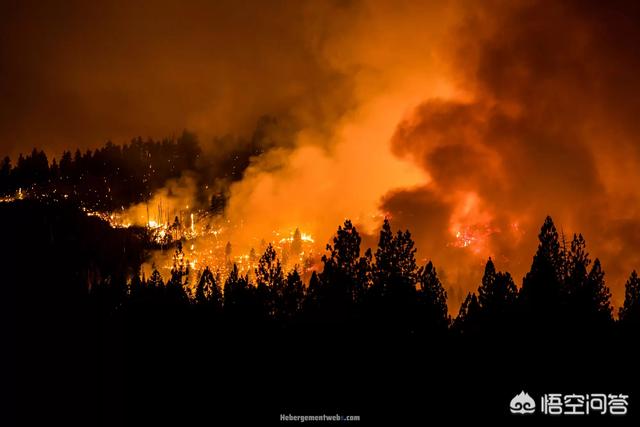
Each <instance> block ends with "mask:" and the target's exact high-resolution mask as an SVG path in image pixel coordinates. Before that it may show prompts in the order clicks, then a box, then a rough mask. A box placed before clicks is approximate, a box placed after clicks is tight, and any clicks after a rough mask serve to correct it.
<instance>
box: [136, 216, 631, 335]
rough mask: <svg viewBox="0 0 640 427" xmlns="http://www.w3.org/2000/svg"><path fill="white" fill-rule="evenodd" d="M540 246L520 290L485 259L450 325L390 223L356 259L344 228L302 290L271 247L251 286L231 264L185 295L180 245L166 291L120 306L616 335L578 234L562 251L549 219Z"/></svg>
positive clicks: (334, 322)
mask: <svg viewBox="0 0 640 427" xmlns="http://www.w3.org/2000/svg"><path fill="white" fill-rule="evenodd" d="M539 241H540V243H539V246H538V249H537V251H536V254H535V255H534V257H533V262H532V266H531V270H530V271H529V272H528V273H527V274H526V276H525V277H524V280H523V284H522V287H521V288H520V289H518V287H517V286H516V284H515V282H514V280H513V278H512V277H511V275H510V274H509V273H508V272H501V271H498V270H497V269H496V266H495V264H494V262H493V260H492V259H491V258H489V260H488V261H487V263H486V266H485V270H484V275H483V277H482V280H481V283H480V284H479V287H478V290H477V292H473V293H469V294H468V295H467V297H466V299H465V300H464V301H463V303H462V306H461V307H460V309H459V313H458V315H457V317H455V318H454V319H451V318H450V316H449V314H448V308H447V294H446V291H445V290H444V288H443V286H442V283H441V282H440V279H439V278H438V275H437V272H436V268H435V267H434V265H433V264H432V263H431V262H430V261H429V262H428V263H427V264H426V265H423V266H419V265H418V263H417V261H416V259H415V252H416V249H415V247H414V242H413V240H412V238H411V234H410V232H409V231H398V232H396V233H393V232H392V230H391V226H390V223H389V221H388V220H385V221H384V224H383V226H382V229H381V231H380V236H379V241H378V247H377V248H376V250H375V252H372V251H371V250H370V249H368V250H366V251H364V253H362V252H361V248H360V244H361V238H360V235H359V233H358V231H357V229H356V227H355V226H354V225H353V224H352V223H351V222H350V221H348V220H347V221H346V222H345V223H344V225H342V226H340V227H338V230H337V233H336V235H335V236H334V238H333V241H332V243H331V244H329V245H327V254H326V255H325V256H323V257H322V263H323V268H322V270H321V271H319V272H313V274H312V276H311V278H310V280H309V283H308V284H307V286H304V285H303V283H302V280H301V277H300V274H299V272H298V271H297V269H294V270H292V271H290V272H288V273H287V272H285V271H283V267H282V264H281V263H280V261H279V260H278V258H277V256H276V251H275V250H274V249H273V247H272V246H271V245H269V246H268V247H267V248H266V250H265V252H264V254H263V255H262V256H261V257H260V258H259V260H258V262H257V267H256V268H255V275H254V277H255V279H254V280H252V279H250V277H249V275H248V274H244V275H243V274H241V273H240V272H239V271H238V268H237V266H236V265H234V266H233V268H232V270H231V272H230V274H229V275H228V277H227V278H226V279H225V280H224V281H223V280H222V279H221V278H220V275H219V274H217V273H214V272H212V271H211V270H210V269H209V268H208V267H207V268H205V269H204V271H202V272H201V274H200V276H199V279H198V282H197V284H194V286H190V284H189V283H187V282H186V278H187V277H188V273H189V271H188V269H189V266H188V264H186V263H185V261H184V255H183V254H182V249H181V246H180V245H178V248H177V249H176V252H175V255H174V265H173V268H172V269H171V277H170V279H169V280H168V281H167V283H164V282H163V280H162V277H161V274H160V273H159V272H158V271H157V270H154V271H153V274H152V275H151V277H149V278H148V279H147V278H144V277H142V278H140V277H139V276H138V275H134V276H133V280H132V281H131V286H130V288H129V289H130V292H129V297H128V299H127V302H128V303H131V304H132V306H131V309H133V310H135V309H136V305H137V304H139V303H140V302H142V301H144V302H146V303H155V304H158V303H160V304H163V305H165V306H172V307H177V306H181V307H183V308H186V307H192V308H193V307H195V309H196V310H199V311H200V312H203V313H209V315H210V316H211V317H215V318H226V319H227V320H229V321H231V322H232V324H236V325H238V324H244V325H251V324H254V325H255V324H260V325H264V324H273V325H277V326H278V327H289V326H291V325H294V324H300V323H302V324H311V325H316V326H317V325H323V327H326V328H329V329H331V328H332V327H338V328H344V327H357V328H358V330H362V331H376V333H377V334H383V335H388V336H398V335H406V336H425V335H428V336H444V335H445V334H447V332H448V331H450V332H451V333H452V334H453V335H454V336H471V337H473V336H504V335H512V334H516V333H517V334H520V333H523V332H525V333H526V334H527V335H528V336H531V334H533V335H536V334H540V335H547V336H548V335H549V334H552V335H554V336H556V335H560V334H567V333H571V334H578V335H585V334H596V335H597V334H601V335H602V334H606V333H609V332H611V331H612V330H613V327H614V326H615V322H614V317H613V311H612V310H613V309H612V307H611V304H610V296H611V294H610V291H609V289H608V287H607V286H606V284H605V281H604V272H603V270H602V266H601V264H600V261H599V260H598V259H597V258H596V259H595V260H593V261H592V260H591V258H590V256H589V254H588V253H587V251H586V243H585V240H584V238H583V237H582V235H574V237H573V240H572V242H571V244H570V247H568V248H566V247H564V246H565V245H562V244H561V243H560V241H559V238H558V233H557V231H556V228H555V226H554V224H553V221H552V219H551V218H550V217H548V218H547V219H546V220H545V222H544V224H543V226H542V229H541V231H540V234H539ZM189 289H195V291H194V292H190V291H189ZM638 313H640V280H639V279H638V276H637V274H636V273H635V271H634V272H633V273H632V274H631V276H630V278H629V280H628V282H627V284H626V295H625V302H624V306H623V307H622V308H621V309H620V312H619V321H618V323H619V325H620V327H621V328H622V329H637V328H638V325H640V323H639V318H640V315H639V314H638Z"/></svg>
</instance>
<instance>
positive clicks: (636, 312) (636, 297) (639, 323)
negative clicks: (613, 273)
mask: <svg viewBox="0 0 640 427" xmlns="http://www.w3.org/2000/svg"><path fill="white" fill-rule="evenodd" d="M618 317H619V318H620V324H621V325H622V326H623V328H625V329H633V330H636V331H637V330H638V327H640V278H638V273H637V272H636V271H635V270H633V271H632V272H631V275H630V276H629V279H628V280H627V283H625V285H624V304H623V306H622V307H620V310H619V313H618Z"/></svg>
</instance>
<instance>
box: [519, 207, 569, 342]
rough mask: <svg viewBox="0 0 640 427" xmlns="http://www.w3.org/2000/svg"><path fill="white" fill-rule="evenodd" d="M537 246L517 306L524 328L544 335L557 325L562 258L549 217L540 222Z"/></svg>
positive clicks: (555, 232)
mask: <svg viewBox="0 0 640 427" xmlns="http://www.w3.org/2000/svg"><path fill="white" fill-rule="evenodd" d="M538 240H539V242H540V243H539V245H538V249H537V251H536V254H535V255H534V257H533V263H532V264H531V269H530V270H529V272H528V273H527V274H526V276H525V278H524V280H523V283H522V289H521V290H520V293H519V302H520V307H521V309H522V315H523V316H524V319H523V320H525V322H526V323H527V324H528V328H531V329H534V330H535V331H538V333H546V332H549V331H552V330H555V328H554V327H553V324H554V323H555V322H559V321H560V317H561V312H562V307H561V296H562V292H563V290H562V286H563V278H562V277H561V274H562V271H563V269H564V254H563V253H562V251H561V247H560V243H559V241H558V232H557V230H556V227H555V225H554V224H553V220H552V219H551V217H550V216H547V218H546V219H545V221H544V224H543V225H542V228H541V230H540V234H539V235H538Z"/></svg>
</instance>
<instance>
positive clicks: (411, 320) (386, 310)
mask: <svg viewBox="0 0 640 427" xmlns="http://www.w3.org/2000/svg"><path fill="white" fill-rule="evenodd" d="M415 252H416V249H415V248H414V243H413V240H412V239H411V234H410V233H409V232H408V231H406V232H402V231H398V233H397V235H395V236H394V235H393V233H392V231H391V225H390V223H389V220H388V219H385V220H384V223H383V225H382V229H381V230H380V238H379V240H378V248H377V249H376V252H375V263H374V264H373V265H372V267H371V271H372V272H371V276H372V286H371V288H370V290H369V292H368V294H369V298H368V301H369V304H368V305H369V311H370V313H369V315H370V316H372V317H373V318H374V319H376V320H377V322H378V323H382V324H383V325H385V327H388V328H390V329H391V330H409V331H412V330H414V329H415V327H416V321H415V320H416V319H415V316H416V310H417V306H416V276H417V274H418V267H417V264H416V259H415Z"/></svg>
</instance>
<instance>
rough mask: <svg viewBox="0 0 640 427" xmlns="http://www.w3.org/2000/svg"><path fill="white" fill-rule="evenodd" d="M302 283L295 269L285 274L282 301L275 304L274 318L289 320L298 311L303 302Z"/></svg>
mask: <svg viewBox="0 0 640 427" xmlns="http://www.w3.org/2000/svg"><path fill="white" fill-rule="evenodd" d="M304 297H305V292H304V285H303V284H302V278H301V277H300V273H298V270H297V269H293V270H292V271H290V272H289V273H288V274H287V279H286V284H285V286H284V288H283V290H282V303H281V304H277V305H276V307H277V310H276V318H277V319H278V320H280V321H282V322H285V323H286V322H289V321H291V320H293V319H295V318H296V316H297V315H298V314H299V313H300V310H301V309H302V306H303V303H304Z"/></svg>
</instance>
